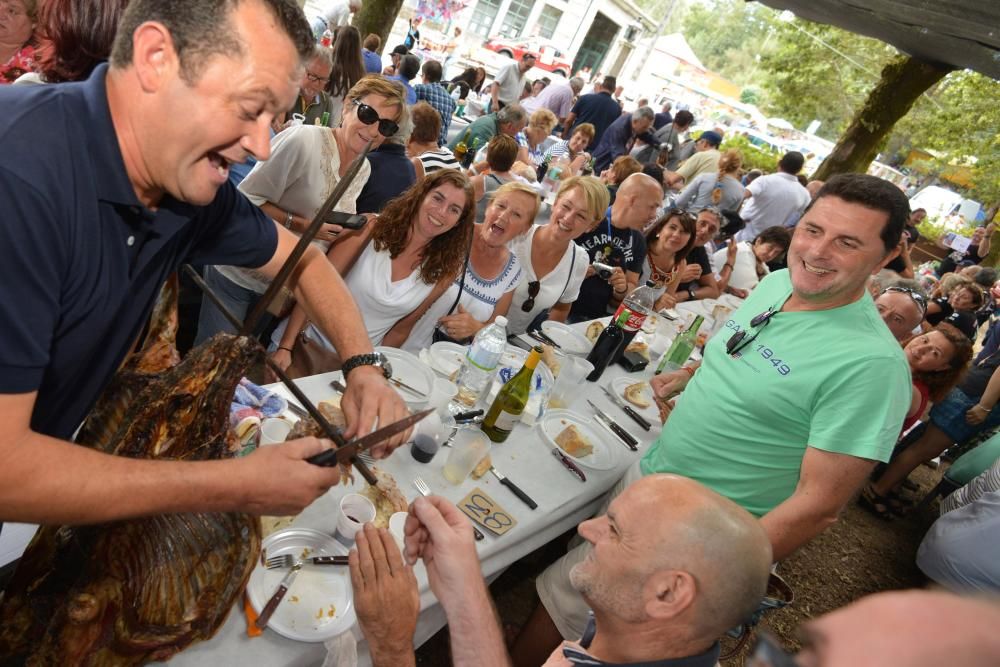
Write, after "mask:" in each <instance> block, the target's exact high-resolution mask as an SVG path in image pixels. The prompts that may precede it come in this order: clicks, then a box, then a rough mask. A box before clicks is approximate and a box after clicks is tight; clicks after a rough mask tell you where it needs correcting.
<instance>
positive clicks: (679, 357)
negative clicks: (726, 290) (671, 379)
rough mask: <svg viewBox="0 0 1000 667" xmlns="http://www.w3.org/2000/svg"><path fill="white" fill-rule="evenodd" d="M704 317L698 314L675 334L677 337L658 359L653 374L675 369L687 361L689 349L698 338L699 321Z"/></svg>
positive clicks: (691, 348)
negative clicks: (686, 326)
mask: <svg viewBox="0 0 1000 667" xmlns="http://www.w3.org/2000/svg"><path fill="white" fill-rule="evenodd" d="M704 319H705V318H704V317H702V316H701V315H698V316H697V317H695V318H694V322H692V323H691V326H689V327H688V328H687V330H686V331H682V332H680V333H679V334H677V338H675V339H674V342H673V343H671V345H670V349H669V350H667V352H666V354H664V355H663V358H662V359H660V363H659V365H658V366H657V367H656V373H654V375H659V374H660V373H664V372H666V373H669V372H670V371H676V370H677V369H678V368H680V367H681V366H683V365H684V364H685V363H686V362H687V360H688V357H690V356H691V351H692V350H694V344H695V342H696V341H697V340H698V329H700V328H701V323H702V321H703V320H704Z"/></svg>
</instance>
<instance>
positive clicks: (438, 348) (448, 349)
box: [427, 340, 469, 379]
mask: <svg viewBox="0 0 1000 667" xmlns="http://www.w3.org/2000/svg"><path fill="white" fill-rule="evenodd" d="M468 349H469V348H468V346H466V345H459V344H458V343H452V342H451V341H444V340H443V341H439V342H437V343H434V344H432V345H431V346H430V348H429V349H428V351H427V354H428V359H429V361H430V364H431V369H433V370H434V371H435V372H437V373H439V374H440V375H442V376H443V377H446V378H449V379H451V378H452V377H453V376H454V374H455V373H456V372H457V371H458V369H459V367H460V366H461V365H462V360H463V359H464V358H465V353H466V351H467V350H468Z"/></svg>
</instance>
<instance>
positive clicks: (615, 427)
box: [587, 398, 639, 452]
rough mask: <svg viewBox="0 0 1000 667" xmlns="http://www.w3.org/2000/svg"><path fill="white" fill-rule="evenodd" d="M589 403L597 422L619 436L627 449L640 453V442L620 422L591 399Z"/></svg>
mask: <svg viewBox="0 0 1000 667" xmlns="http://www.w3.org/2000/svg"><path fill="white" fill-rule="evenodd" d="M587 402H588V403H590V407H592V408H594V414H596V415H597V420H598V421H599V422H601V423H602V424H604V426H605V427H607V429H608V430H609V431H611V432H612V433H614V434H615V435H617V436H618V438H619V439H621V441H622V442H624V443H625V446H626V447H628V448H629V449H631V450H632V451H633V452H637V451H639V441H638V440H636V439H635V438H634V437H632V434H630V433H629V432H628V431H626V430H625V429H623V428H622V427H621V425H619V424H618V422H616V421H615V420H614V419H612V418H611V417H609V416H608V415H607V413H605V412H604V411H603V410H601V409H600V408H599V407H597V406H596V405H594V402H593V401H591V400H590V399H589V398H588V399H587Z"/></svg>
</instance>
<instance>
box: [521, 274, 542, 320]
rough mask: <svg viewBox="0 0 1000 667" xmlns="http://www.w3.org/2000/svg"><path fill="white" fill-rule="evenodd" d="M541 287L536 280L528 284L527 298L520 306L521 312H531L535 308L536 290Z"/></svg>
mask: <svg viewBox="0 0 1000 667" xmlns="http://www.w3.org/2000/svg"><path fill="white" fill-rule="evenodd" d="M541 286H542V284H541V283H540V282H538V281H537V280H532V281H531V282H529V283H528V298H527V299H525V301H524V303H522V304H521V310H523V311H524V312H526V313H530V312H531V309H532V308H534V307H535V297H536V296H538V290H539V288H540V287H541Z"/></svg>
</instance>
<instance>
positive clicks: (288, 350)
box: [278, 345, 292, 352]
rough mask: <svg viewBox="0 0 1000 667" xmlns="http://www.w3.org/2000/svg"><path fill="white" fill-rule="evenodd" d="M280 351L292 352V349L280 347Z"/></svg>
mask: <svg viewBox="0 0 1000 667" xmlns="http://www.w3.org/2000/svg"><path fill="white" fill-rule="evenodd" d="M278 349H279V350H285V351H286V352H291V351H292V348H290V347H281V346H280V345H279V346H278Z"/></svg>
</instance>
